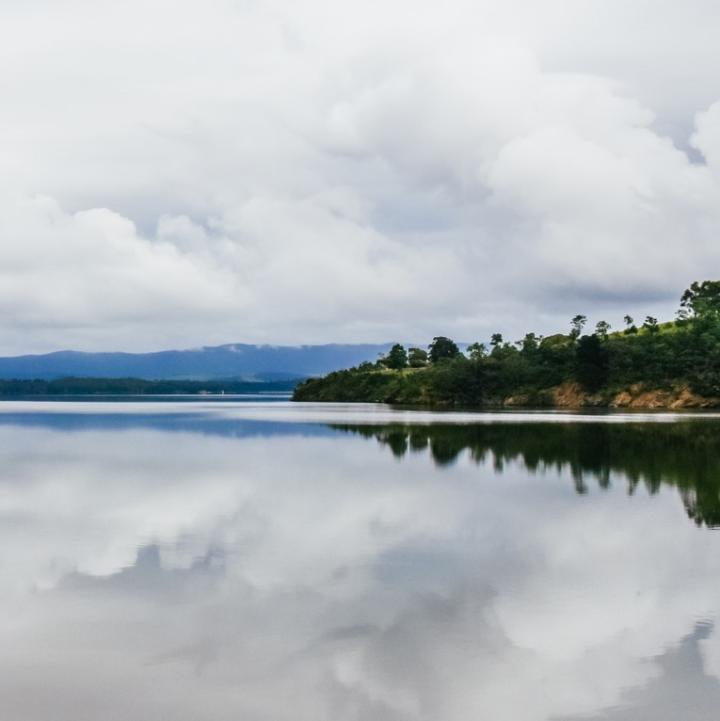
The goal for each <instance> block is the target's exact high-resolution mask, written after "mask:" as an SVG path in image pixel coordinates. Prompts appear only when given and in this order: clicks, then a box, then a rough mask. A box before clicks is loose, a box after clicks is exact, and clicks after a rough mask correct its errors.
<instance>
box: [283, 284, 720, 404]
mask: <svg viewBox="0 0 720 721" xmlns="http://www.w3.org/2000/svg"><path fill="white" fill-rule="evenodd" d="M293 400H296V401H327V402H382V403H392V404H397V405H411V406H419V405H422V406H439V407H465V408H481V407H565V408H577V407H617V408H715V407H720V281H703V282H695V283H693V284H692V285H691V286H690V288H688V289H687V290H686V291H685V292H684V293H683V294H682V297H681V299H680V308H679V310H678V312H677V316H676V319H675V320H673V321H669V322H664V323H660V322H658V320H657V319H656V318H653V317H651V316H647V317H645V318H644V320H642V321H638V322H636V321H635V319H633V318H632V317H630V316H629V315H626V316H625V318H624V327H623V328H621V329H617V330H614V329H613V328H612V327H611V326H610V324H609V323H607V322H605V321H600V322H598V323H597V324H596V325H595V327H594V329H593V330H592V332H588V329H587V318H586V316H584V315H576V316H575V317H573V318H572V320H571V322H570V330H569V332H566V333H557V334H555V335H550V336H546V337H542V336H539V335H536V334H535V333H527V334H526V335H525V337H524V338H523V339H522V340H519V341H517V342H514V343H511V342H507V341H506V340H505V339H504V338H503V336H502V335H501V334H500V333H495V334H494V335H492V337H491V339H490V342H489V344H488V345H487V346H486V345H485V344H483V343H472V344H470V345H468V346H467V347H466V348H465V349H464V352H463V351H461V349H460V347H459V346H458V344H457V343H455V342H454V341H453V340H451V339H450V338H447V337H444V336H436V337H435V338H433V340H432V342H431V343H430V344H429V346H428V348H427V350H426V349H423V348H416V347H413V348H407V349H406V348H405V347H404V346H402V345H401V344H399V343H396V344H395V345H393V346H392V348H391V349H390V350H389V351H388V352H387V353H386V354H385V355H383V356H381V357H380V358H379V359H378V360H377V361H376V362H374V363H371V362H365V363H361V364H360V365H358V366H356V367H354V368H349V369H347V370H342V371H336V372H333V373H330V374H328V375H326V376H324V377H321V378H310V379H308V380H306V381H304V382H302V383H300V384H299V385H298V386H297V387H296V388H295V392H294V395H293Z"/></svg>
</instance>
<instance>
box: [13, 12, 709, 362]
mask: <svg viewBox="0 0 720 721" xmlns="http://www.w3.org/2000/svg"><path fill="white" fill-rule="evenodd" d="M719 37H720V7H718V5H717V3H716V2H714V1H713V0H685V2H682V3H680V2H677V0H652V1H651V0H503V1H502V2H500V1H499V0H491V1H489V0H468V1H465V0H446V1H445V2H442V3H438V2H436V1H435V2H425V0H383V1H382V2H380V1H379V0H363V1H362V2H355V0H346V1H344V2H342V1H341V2H330V1H329V0H324V1H321V0H292V2H290V1H289V0H285V1H284V2H281V1H280V0H204V2H202V3H201V2H197V1H194V2H190V1H188V0H144V1H143V2H139V1H138V0H126V1H125V2H122V3H119V2H116V1H114V2H109V1H106V0H52V1H50V0H23V1H22V2H20V1H19V0H4V2H2V4H0V93H1V96H0V97H1V98H2V100H1V102H0V163H1V165H0V167H1V168H2V173H0V353H3V354H9V353H20V352H34V351H46V350H54V349H59V348H69V347H72V348H78V349H87V350H98V349H104V350H114V349H124V350H150V349H159V348H166V347H193V346H198V345H203V344H208V345H209V344H218V343H225V342H235V341H241V342H262V343H265V342H268V343H279V344H285V343H288V344H295V343H318V342H333V341H341V342H360V341H390V340H396V339H398V340H405V341H416V342H426V341H427V340H429V339H430V338H431V337H432V336H433V335H437V334H440V333H442V334H445V335H451V336H453V337H455V338H457V339H458V340H462V341H472V340H476V339H479V340H484V339H486V338H487V337H488V336H489V335H490V333H492V332H495V331H501V332H503V333H504V334H505V335H506V337H507V338H508V339H510V340H515V339H517V338H519V337H521V336H522V335H523V334H524V333H525V332H526V331H529V330H533V331H536V332H541V333H550V332H553V331H556V330H559V329H564V328H565V327H566V326H567V325H568V318H570V317H571V316H573V315H575V314H576V313H585V314H586V315H588V316H589V317H590V319H591V322H593V323H594V322H595V321H597V320H600V319H601V318H602V319H606V320H608V321H610V322H611V323H612V324H613V325H615V326H617V325H618V324H620V323H621V319H622V316H623V315H624V314H625V313H628V312H629V313H631V314H633V315H636V316H637V317H638V318H641V317H644V315H645V314H647V313H651V314H654V315H658V316H659V317H661V318H669V317H671V316H672V314H673V313H674V311H675V309H676V308H677V304H678V298H679V296H680V294H681V292H682V290H683V289H684V288H685V287H686V286H687V285H688V284H689V283H690V282H691V281H692V280H694V279H700V280H702V279H705V278H719V277H720V245H719V242H720V232H719V231H720V80H719V79H718V74H717V68H718V67H720V43H719V42H718V38H719Z"/></svg>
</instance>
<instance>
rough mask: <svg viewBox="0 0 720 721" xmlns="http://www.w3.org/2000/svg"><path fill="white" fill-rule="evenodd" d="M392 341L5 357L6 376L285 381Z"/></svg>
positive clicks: (344, 363)
mask: <svg viewBox="0 0 720 721" xmlns="http://www.w3.org/2000/svg"><path fill="white" fill-rule="evenodd" d="M389 347H390V344H389V343H385V344H376V345H371V344H367V345H338V344H330V345H305V346H270V345H244V344H240V343H235V344H231V345H223V346H217V347H212V348H199V349H194V350H169V351H160V352H156V353H83V352H79V351H58V352H56V353H47V354H45V355H25V356H14V357H5V358H0V378H2V379H15V378H17V379H27V378H42V379H47V380H51V379H53V378H64V377H68V376H75V377H86V378H145V379H148V380H158V379H163V380H168V379H173V380H179V379H188V380H209V379H214V378H223V379H225V378H238V379H245V380H280V379H289V378H299V377H305V376H314V375H324V374H326V373H329V372H331V371H334V370H339V369H341V368H348V367H350V366H354V365H357V364H358V363H361V362H363V361H367V360H370V361H373V360H376V359H377V356H378V354H379V353H384V352H386V351H387V350H388V349H389Z"/></svg>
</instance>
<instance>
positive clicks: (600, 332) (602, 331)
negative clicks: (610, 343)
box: [595, 320, 612, 340]
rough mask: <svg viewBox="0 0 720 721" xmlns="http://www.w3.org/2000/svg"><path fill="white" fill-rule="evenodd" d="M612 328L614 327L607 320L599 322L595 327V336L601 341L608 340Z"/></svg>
mask: <svg viewBox="0 0 720 721" xmlns="http://www.w3.org/2000/svg"><path fill="white" fill-rule="evenodd" d="M610 328H612V326H611V325H610V323H608V322H607V321H606V320H601V321H598V323H597V325H596V326H595V334H596V335H597V336H598V338H600V340H607V337H608V333H609V332H610Z"/></svg>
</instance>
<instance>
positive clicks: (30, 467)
mask: <svg viewBox="0 0 720 721" xmlns="http://www.w3.org/2000/svg"><path fill="white" fill-rule="evenodd" d="M182 413H183V414H185V415H184V416H183V417H184V418H185V420H180V421H178V423H175V424H173V423H172V420H169V416H168V414H163V416H162V418H157V419H153V418H152V417H151V414H147V413H146V414H144V415H142V417H140V416H137V417H135V416H133V414H125V415H126V416H128V418H126V419H125V420H124V421H122V422H117V423H115V424H113V423H112V422H110V421H107V419H106V421H100V422H98V423H92V422H89V421H88V419H87V418H86V419H85V421H84V422H79V421H77V420H74V421H67V420H65V421H63V420H62V419H58V418H55V419H53V418H50V419H48V417H44V418H43V419H42V420H39V419H38V418H37V417H35V418H30V416H31V415H32V414H31V413H28V414H26V416H25V417H24V418H22V419H14V420H13V421H12V422H6V423H4V424H0V464H1V465H0V581H1V583H0V643H1V644H2V648H3V652H2V654H0V699H2V702H1V704H2V708H3V717H7V718H10V719H22V720H23V721H40V720H42V721H46V719H48V718H52V719H53V720H54V721H71V720H72V721H91V720H92V721H96V719H98V718H103V719H111V720H112V719H123V720H125V719H133V720H134V721H146V720H147V721H150V720H151V719H152V720H153V721H155V720H156V719H162V718H168V719H173V721H191V720H193V721H194V720H195V719H204V720H208V721H226V720H227V721H229V720H230V719H237V718H242V719H248V720H249V721H255V720H257V721H260V720H261V719H262V720H263V721H264V720H266V719H273V720H278V721H283V720H284V719H292V720H293V721H305V720H307V721H311V720H312V721H318V720H322V719H328V720H330V719H332V721H344V720H345V719H348V720H352V721H366V720H367V721H370V720H372V721H376V720H379V721H416V720H417V721H420V720H423V721H425V720H430V719H433V720H434V719H443V721H466V720H467V719H469V718H473V719H492V721H551V720H552V721H560V720H561V721H579V720H580V719H592V720H593V721H624V720H627V721H629V720H630V719H633V720H634V719H642V720H644V719H648V720H649V719H651V718H652V719H653V721H676V720H677V719H687V720H688V721H696V720H697V721H700V719H707V718H712V717H713V713H714V708H716V706H717V702H718V700H719V696H718V685H719V683H720V682H719V681H718V678H720V645H719V644H718V642H717V631H716V623H717V618H718V612H719V611H720V589H718V587H717V583H715V579H716V578H717V577H718V573H719V572H720V553H718V551H720V534H717V533H715V532H711V531H709V530H708V529H707V528H706V527H705V525H714V523H715V522H716V519H717V518H718V516H717V486H715V485H713V483H714V479H716V478H717V473H716V470H717V464H718V454H717V450H718V449H717V443H718V441H717V440H716V436H717V430H718V425H717V424H716V423H715V422H713V421H707V422H704V423H702V422H699V421H698V422H687V423H679V424H676V425H668V424H662V425H657V424H656V425H654V426H653V427H652V428H650V427H647V426H641V425H633V426H627V425H618V424H610V425H604V426H598V425H595V424H587V425H583V426H582V427H581V426H580V424H578V425H574V424H563V425H561V426H560V425H553V426H551V427H548V426H545V425H543V424H533V425H532V426H530V425H527V424H519V425H515V424H505V425H503V426H502V427H499V426H495V425H484V426H474V427H468V426H454V427H448V426H443V427H436V426H423V427H415V426H409V425H403V424H392V425H390V426H374V427H368V426H362V427H358V426H357V425H353V424H343V425H342V426H335V427H330V426H327V425H317V424H313V425H305V424H302V423H301V424H295V423H283V424H274V423H267V424H263V423H262V422H260V421H258V420H254V421H252V422H250V421H237V420H236V421H234V422H230V421H227V423H225V422H223V424H219V422H215V421H213V420H212V419H211V418H204V419H203V417H202V416H200V415H195V416H193V415H192V412H191V411H185V410H183V411H182ZM268 418H272V415H269V416H268ZM168 423H169V424H170V425H169V426H168ZM369 441H370V442H369ZM377 441H379V443H378V442H377ZM388 451H390V452H388ZM398 459H401V460H400V461H399V462H398ZM598 485H599V486H601V487H602V488H603V489H604V492H602V493H598V492H593V491H594V489H595V488H596V487H597V486H598ZM576 488H577V490H580V491H588V492H587V493H585V494H584V495H578V493H576ZM628 489H630V490H632V491H633V495H632V496H628V493H627V490H628ZM678 489H679V490H680V491H681V495H679V494H678ZM691 497H692V498H693V499H694V501H693V503H694V506H693V505H692V504H690V503H689V502H688V500H687V499H688V498H691ZM679 498H682V499H683V500H684V503H685V506H684V505H683V503H680V502H679ZM713 504H715V505H713ZM686 506H687V507H688V508H694V509H695V510H693V514H694V516H693V517H694V518H696V519H698V520H699V521H700V523H701V524H705V525H701V526H700V527H698V526H697V525H696V524H695V523H688V519H687V512H688V511H686Z"/></svg>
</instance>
